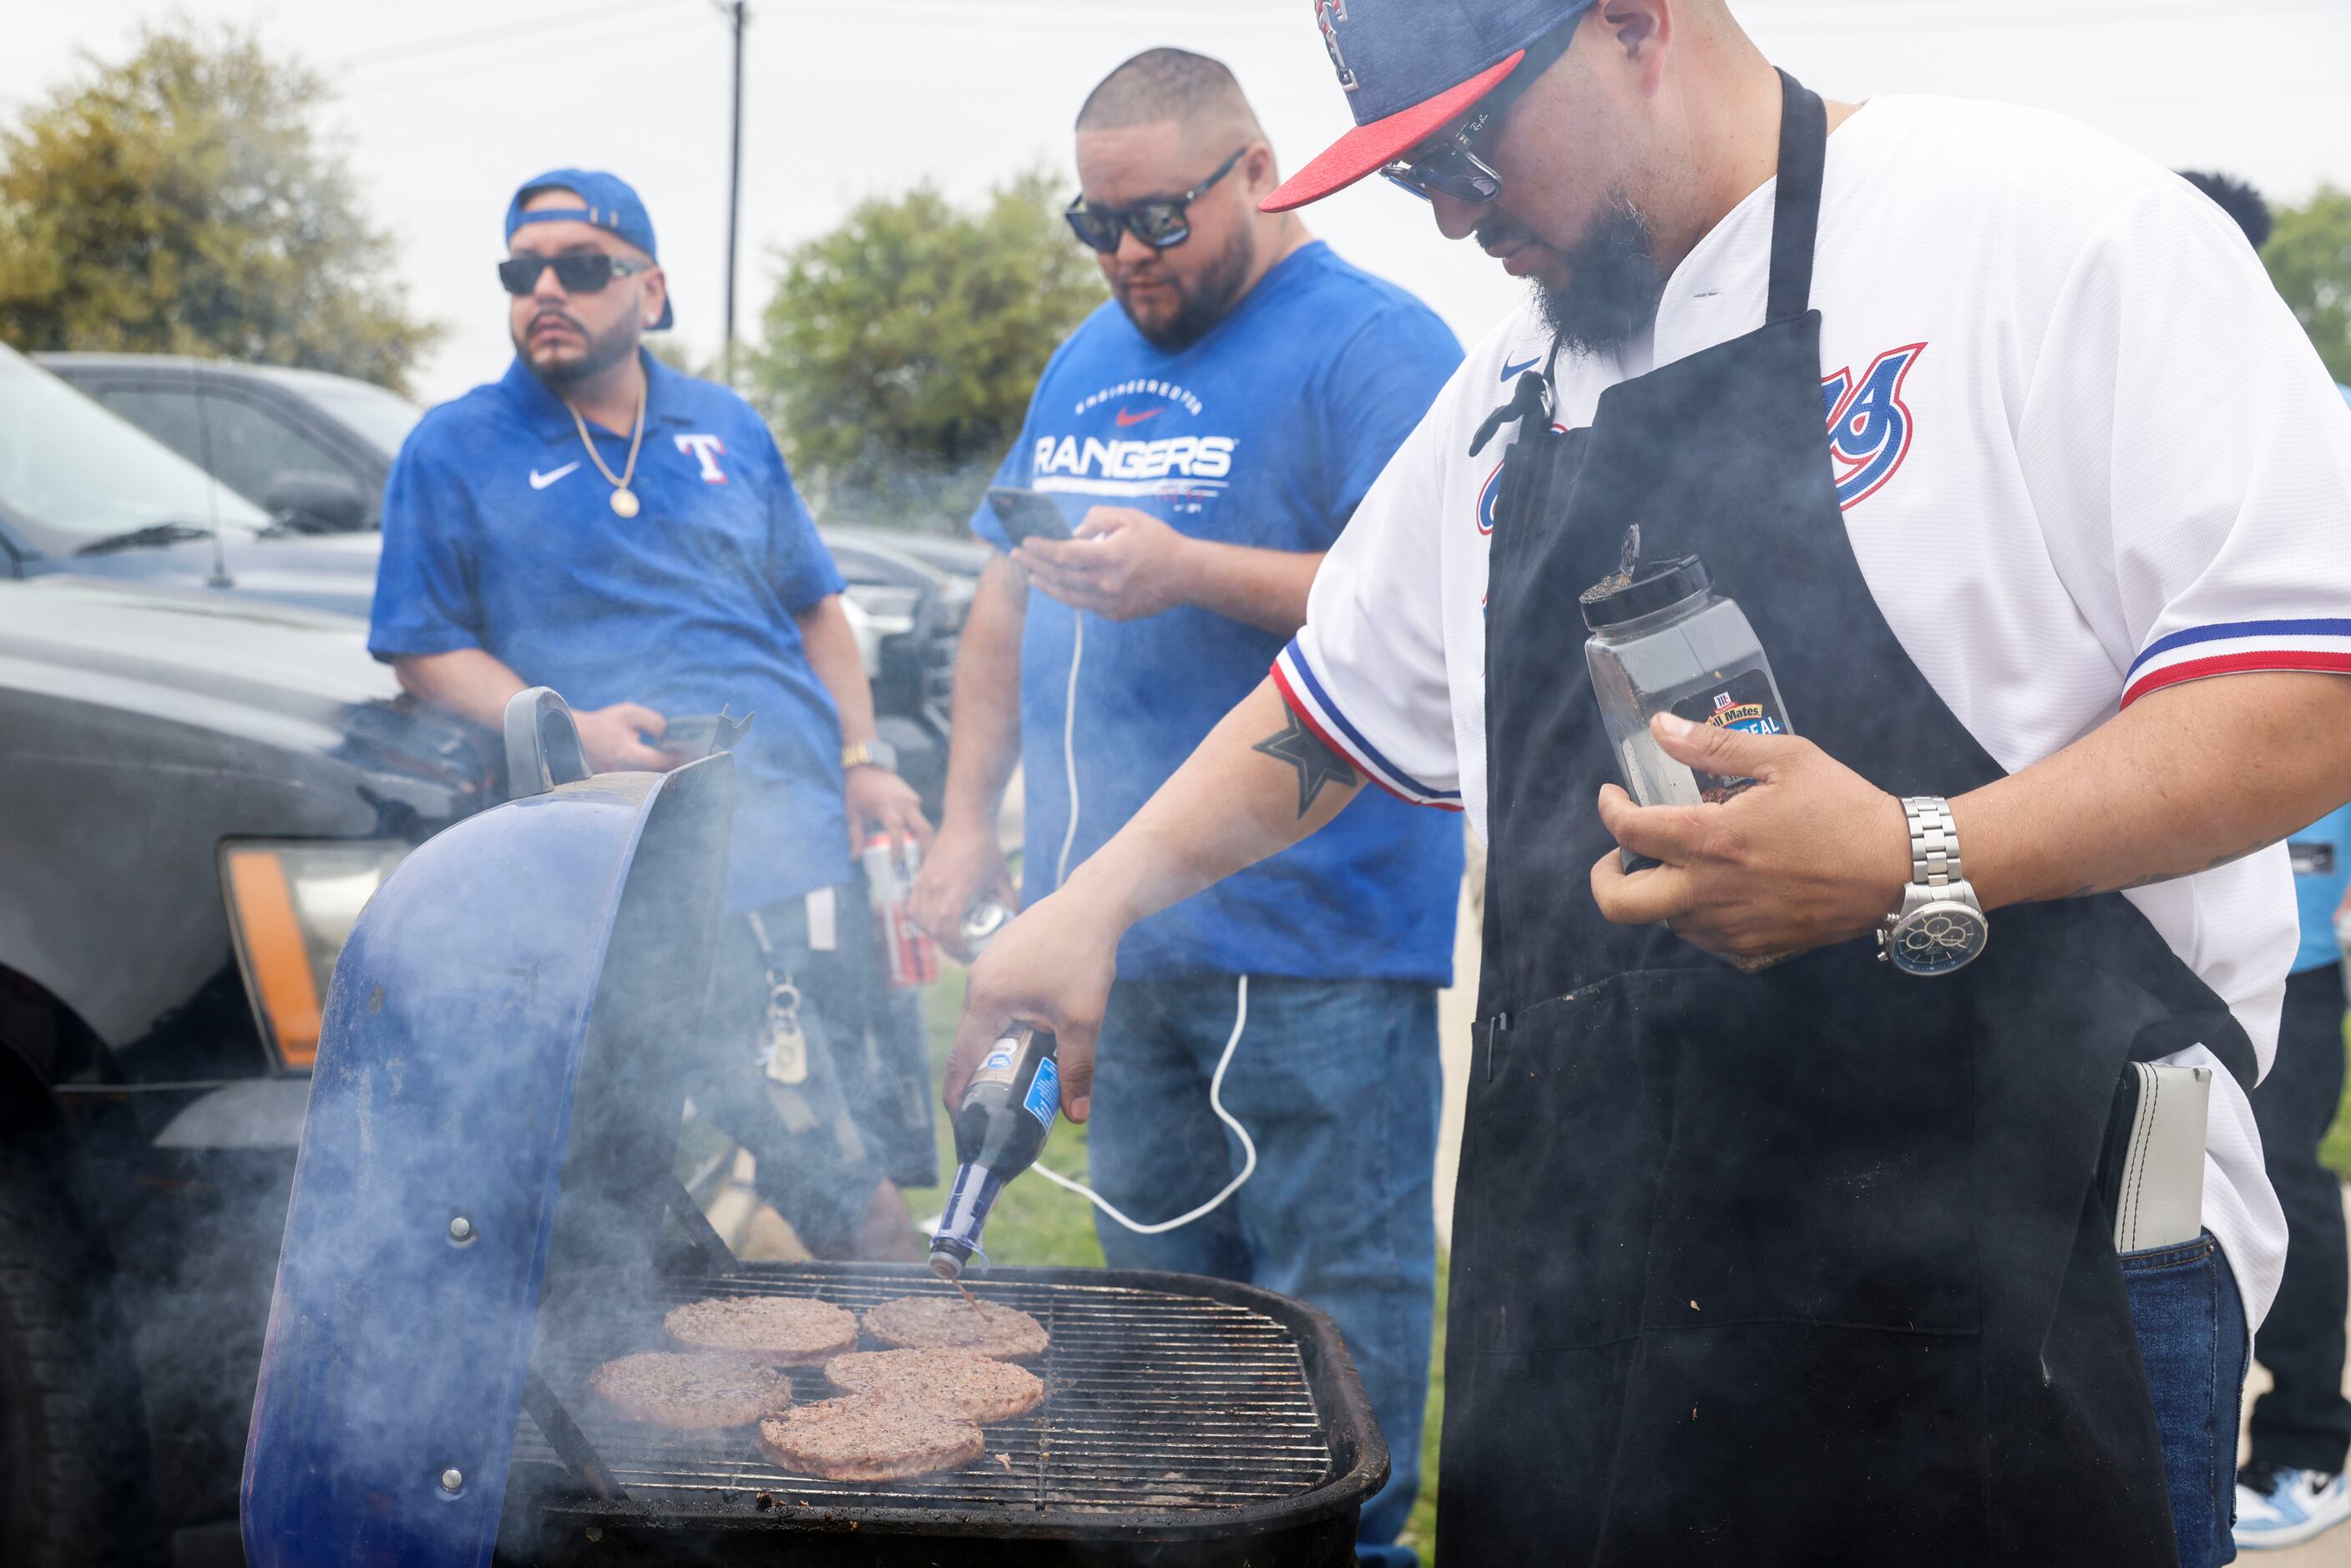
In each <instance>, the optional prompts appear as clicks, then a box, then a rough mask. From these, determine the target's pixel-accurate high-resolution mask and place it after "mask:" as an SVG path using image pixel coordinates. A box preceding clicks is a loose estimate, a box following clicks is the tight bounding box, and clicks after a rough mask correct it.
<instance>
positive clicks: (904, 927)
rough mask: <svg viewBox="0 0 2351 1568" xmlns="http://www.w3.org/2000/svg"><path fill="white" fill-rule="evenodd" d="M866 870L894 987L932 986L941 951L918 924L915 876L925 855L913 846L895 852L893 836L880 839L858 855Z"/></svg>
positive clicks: (878, 939) (876, 936) (876, 934)
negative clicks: (914, 895)
mask: <svg viewBox="0 0 2351 1568" xmlns="http://www.w3.org/2000/svg"><path fill="white" fill-rule="evenodd" d="M857 858H858V863H859V864H861V865H862V866H863V867H864V869H865V894H866V897H867V899H868V901H869V902H871V903H872V905H873V940H874V943H875V945H876V946H879V947H880V948H881V950H882V956H883V962H884V964H885V965H886V967H887V968H888V971H889V976H890V983H891V984H892V985H893V986H895V987H897V988H900V989H902V990H903V989H907V988H912V987H915V986H927V985H929V984H930V983H931V982H932V981H934V980H935V979H937V978H938V977H939V949H938V945H937V944H936V943H935V942H933V941H932V940H931V939H930V937H929V936H928V935H926V934H925V932H924V931H923V929H922V927H920V926H918V925H915V924H914V915H913V912H912V910H911V909H910V907H909V905H910V904H912V903H913V893H914V873H916V872H917V871H919V870H920V869H921V868H922V850H921V848H920V847H919V846H918V845H916V844H915V843H914V841H911V840H909V841H907V843H906V846H905V848H904V850H903V851H901V852H895V853H893V852H892V848H891V843H890V835H889V834H887V833H875V834H874V835H873V836H872V838H869V839H867V840H866V841H865V847H864V848H863V849H862V850H860V851H859V852H858V856H857Z"/></svg>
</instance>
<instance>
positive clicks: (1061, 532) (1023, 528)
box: [987, 485, 1077, 549]
mask: <svg viewBox="0 0 2351 1568" xmlns="http://www.w3.org/2000/svg"><path fill="white" fill-rule="evenodd" d="M987 504H988V505H989V506H991V507H995V508H996V517H997V520H998V522H1000V523H1002V524H1003V525H1004V532H1005V535H1006V537H1008V538H1010V539H1011V540H1012V543H1013V546H1014V548H1016V549H1018V548H1019V546H1020V545H1021V544H1022V543H1023V542H1025V541H1027V540H1029V539H1055V540H1068V539H1072V538H1076V537H1077V535H1076V534H1075V533H1074V532H1072V531H1071V528H1070V523H1069V519H1068V518H1066V517H1062V516H1061V507H1059V506H1058V505H1056V504H1055V502H1054V500H1053V497H1050V496H1046V495H1040V494H1039V493H1038V492H1037V491H1035V490H1018V489H1014V488H1013V487H1012V486H1008V485H998V486H994V487H992V488H991V489H990V490H989V491H988V492H987Z"/></svg>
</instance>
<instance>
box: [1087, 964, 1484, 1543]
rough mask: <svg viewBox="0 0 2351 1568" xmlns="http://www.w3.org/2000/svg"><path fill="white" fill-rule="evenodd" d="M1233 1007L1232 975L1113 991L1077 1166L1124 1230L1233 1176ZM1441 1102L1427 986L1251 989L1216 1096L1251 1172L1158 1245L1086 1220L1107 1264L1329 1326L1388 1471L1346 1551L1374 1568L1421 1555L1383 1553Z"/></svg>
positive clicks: (1228, 1095)
mask: <svg viewBox="0 0 2351 1568" xmlns="http://www.w3.org/2000/svg"><path fill="white" fill-rule="evenodd" d="M1233 1010H1234V982H1233V980H1232V978H1230V977H1216V978H1207V979H1198V980H1154V981H1131V980H1122V981H1120V982H1119V983H1118V984H1117V985H1115V986H1113V987H1112V988H1111V994H1110V1009H1109V1011H1108V1013H1107V1014H1106V1015H1105V1017H1104V1018H1103V1020H1102V1043H1101V1047H1100V1050H1099V1053H1098V1055H1097V1057H1096V1066H1095V1070H1094V1088H1093V1119H1092V1130H1091V1132H1090V1134H1089V1135H1088V1140H1087V1149H1088V1160H1089V1162H1090V1164H1091V1166H1092V1185H1093V1186H1094V1188H1095V1189H1096V1190H1097V1191H1099V1192H1100V1193H1101V1194H1102V1196H1103V1197H1106V1198H1108V1199H1109V1200H1110V1201H1111V1202H1112V1203H1113V1204H1115V1205H1116V1206H1117V1207H1118V1208H1119V1209H1120V1210H1121V1211H1122V1212H1123V1213H1124V1214H1126V1215H1127V1216H1128V1217H1129V1218H1133V1219H1134V1220H1135V1221H1136V1222H1137V1223H1138V1224H1146V1225H1147V1224H1151V1223H1153V1222H1155V1221H1157V1220H1162V1219H1168V1218H1174V1217H1175V1216H1176V1215H1178V1214H1183V1213H1185V1212H1186V1211H1188V1210H1190V1209H1192V1208H1194V1207H1197V1206H1199V1205H1200V1204H1202V1203H1205V1202H1207V1200H1208V1199H1209V1198H1211V1197H1215V1196H1216V1195H1217V1191H1218V1190H1219V1189H1221V1188H1222V1187H1223V1186H1224V1185H1225V1184H1226V1183H1227V1182H1228V1181H1229V1180H1231V1179H1232V1177H1233V1176H1234V1175H1235V1174H1236V1173H1237V1172H1238V1170H1239V1169H1240V1166H1241V1160H1242V1150H1241V1146H1240V1141H1239V1140H1238V1138H1236V1137H1234V1136H1233V1134H1232V1133H1231V1131H1230V1129H1228V1128H1227V1127H1226V1126H1225V1125H1224V1124H1222V1123H1221V1122H1218V1121H1217V1118H1216V1115H1215V1113H1213V1112H1212V1111H1211V1110H1210V1109H1209V1108H1208V1081H1209V1078H1210V1076H1211V1075H1212V1074H1213V1073H1214V1072H1215V1071H1216V1066H1217V1056H1218V1055H1219V1054H1220V1053H1222V1051H1224V1047H1225V1041H1226V1040H1227V1039H1228V1038H1229V1036H1230V1035H1231V1033H1232V1028H1233ZM1441 1095H1442V1076H1441V1072H1440V1069H1439V1066H1438V1061H1437V993H1436V992H1435V991H1433V990H1431V989H1430V988H1427V987H1426V986H1419V985H1413V984H1409V983H1405V982H1400V981H1397V982H1391V981H1379V980H1290V979H1280V978H1273V977H1257V978H1253V979H1251V980H1250V981H1249V1022H1248V1026H1247V1028H1246V1029H1245V1030H1243V1031H1242V1034H1241V1040H1240V1043H1239V1045H1238V1047H1236V1048H1235V1050H1234V1051H1233V1060H1232V1065H1231V1067H1230V1068H1228V1070H1227V1071H1226V1073H1225V1084H1224V1095H1223V1099H1224V1104H1225V1109H1226V1110H1228V1111H1229V1112H1230V1113H1232V1114H1233V1115H1234V1116H1235V1117H1237V1118H1238V1119H1239V1121H1240V1124H1241V1125H1242V1126H1244V1127H1247V1128H1248V1129H1249V1137H1250V1139H1251V1140H1252V1141H1253V1142H1254V1143H1255V1144H1256V1145H1257V1170H1256V1172H1255V1173H1254V1174H1253V1175H1252V1176H1250V1177H1249V1181H1248V1182H1247V1183H1245V1184H1244V1185H1243V1186H1241V1188H1240V1189H1239V1190H1238V1192H1236V1193H1234V1194H1233V1196H1232V1197H1230V1198H1228V1200H1227V1201H1226V1202H1225V1204H1224V1205H1223V1207H1219V1208H1217V1210H1216V1211H1215V1212H1213V1213H1211V1214H1208V1215H1207V1216H1205V1217H1203V1218H1200V1219H1198V1220H1196V1221H1194V1222H1193V1223H1192V1224H1190V1225H1187V1226H1184V1227H1182V1228H1179V1229H1176V1230H1172V1231H1169V1232H1167V1233H1166V1234H1165V1235H1162V1236H1137V1235H1135V1234H1134V1233H1133V1232H1132V1231H1129V1230H1127V1229H1126V1228H1123V1226H1120V1225H1119V1224H1117V1223H1116V1222H1115V1221H1113V1220H1112V1219H1111V1218H1109V1217H1108V1216H1106V1215H1102V1214H1101V1213H1099V1212H1097V1214H1096V1215H1095V1217H1094V1228H1095V1230H1096V1232H1097V1233H1098V1234H1099V1235H1100V1236H1101V1238H1102V1254H1103V1256H1104V1257H1105V1258H1106V1259H1107V1260H1109V1262H1110V1263H1111V1265H1112V1267H1113V1268H1125V1269H1175V1270H1182V1271H1184V1272H1186V1273H1193V1274H1208V1275H1213V1276H1216V1277H1217V1278H1220V1279H1227V1280H1239V1281H1247V1282H1249V1283H1250V1284H1256V1285H1262V1286H1264V1287H1266V1288H1267V1289H1269V1290H1273V1291H1281V1292H1282V1293H1284V1294H1285V1295H1291V1296H1297V1297H1299V1298H1301V1300H1304V1301H1311V1302H1312V1303H1313V1304H1314V1305H1316V1306H1318V1307H1320V1308H1322V1310H1323V1311H1324V1312H1328V1313H1330V1314H1331V1316H1332V1319H1333V1320H1334V1321H1336V1322H1337V1323H1338V1325H1339V1333H1341V1335H1342V1336H1343V1337H1344V1339H1345V1340H1346V1342H1347V1350H1348V1352H1349V1354H1352V1355H1353V1357H1354V1362H1355V1369H1356V1371H1358V1372H1359V1373H1361V1374H1362V1375H1363V1379H1364V1392H1365V1393H1366V1394H1367V1395H1369V1396H1370V1398H1371V1403H1372V1411H1373V1414H1374V1416H1377V1417H1378V1419H1379V1423H1380V1430H1381V1432H1382V1433H1384V1435H1385V1436H1386V1437H1387V1443H1388V1457H1389V1461H1390V1463H1391V1464H1392V1465H1393V1467H1394V1469H1392V1471H1391V1472H1390V1474H1389V1477H1388V1482H1387V1485H1386V1486H1384V1487H1383V1488H1382V1489H1381V1490H1379V1492H1378V1493H1377V1494H1375V1495H1374V1497H1373V1498H1372V1499H1371V1500H1370V1501H1369V1502H1367V1503H1365V1504H1364V1513H1363V1520H1362V1523H1361V1525H1360V1527H1359V1529H1358V1531H1357V1534H1356V1540H1357V1543H1358V1544H1357V1555H1358V1557H1359V1558H1360V1559H1361V1561H1363V1562H1364V1563H1376V1564H1380V1565H1381V1568H1412V1565H1413V1564H1415V1563H1417V1561H1418V1559H1417V1557H1416V1555H1415V1554H1414V1552H1412V1551H1411V1550H1410V1549H1409V1548H1407V1547H1399V1546H1395V1545H1393V1544H1391V1542H1394V1541H1395V1538H1396V1534H1397V1532H1398V1531H1401V1530H1402V1529H1403V1528H1404V1523H1405V1517H1406V1516H1407V1515H1408V1514H1410V1513H1411V1511H1412V1503H1413V1498H1414V1496H1415V1495H1416V1493H1417V1492H1418V1491H1419V1490H1420V1428H1421V1417H1422V1415H1423V1413H1424V1410H1425V1407H1426V1404H1427V1399H1428V1350H1429V1343H1428V1342H1429V1333H1430V1329H1431V1325H1432V1321H1433V1319H1434V1317H1435V1313H1436V1301H1437V1225H1436V1206H1435V1198H1434V1196H1433V1193H1432V1189H1431V1184H1432V1182H1433V1180H1434V1178H1435V1172H1436V1165H1437V1105H1438V1101H1439V1099H1440V1097H1441Z"/></svg>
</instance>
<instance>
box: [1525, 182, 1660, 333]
mask: <svg viewBox="0 0 2351 1568" xmlns="http://www.w3.org/2000/svg"><path fill="white" fill-rule="evenodd" d="M1561 255H1562V256H1564V257H1565V258H1566V261H1567V267H1568V276H1569V282H1568V286H1567V287H1565V288H1553V287H1550V286H1549V285H1548V284H1545V283H1543V282H1541V280H1540V279H1538V280H1537V281H1536V283H1535V286H1534V293H1535V302H1536V305H1537V306H1538V308H1540V309H1541V311H1542V319H1543V324H1544V325H1545V326H1547V327H1549V328H1550V329H1551V330H1552V335H1553V336H1554V337H1556V338H1557V339H1558V340H1560V342H1561V343H1562V345H1563V346H1564V347H1566V348H1567V349H1568V350H1570V351H1571V352H1573V353H1578V354H1600V353H1609V354H1613V353H1614V352H1616V351H1617V350H1620V349H1622V348H1624V347H1625V344H1627V343H1629V342H1631V341H1632V340H1634V339H1635V338H1637V337H1639V336H1640V335H1641V334H1642V333H1643V332H1646V331H1647V330H1648V329H1649V328H1650V326H1651V325H1652V324H1653V323H1654V322H1655V321H1656V319H1657V304H1658V302H1659V301H1660V300H1662V299H1663V298H1665V293H1666V273H1665V269H1664V268H1663V267H1659V266H1658V265H1657V255H1656V242H1655V241H1654V239H1653V238H1652V237H1651V235H1650V233H1649V220H1648V219H1647V218H1646V217H1645V216H1643V215H1642V213H1641V209H1640V208H1639V207H1637V206H1635V205H1634V204H1633V199H1632V197H1631V196H1629V195H1627V194H1626V193H1625V191H1624V189H1623V188H1622V187H1621V186H1620V187H1615V188H1612V189H1611V190H1610V191H1609V193H1608V204H1607V206H1606V207H1605V208H1604V210H1603V211H1602V213H1601V214H1600V217H1599V219H1598V220H1597V221H1596V222H1594V223H1593V225H1592V227H1591V228H1590V229H1588V230H1587V231H1585V233H1584V235H1583V238H1582V239H1580V240H1577V241H1576V242H1575V244H1574V245H1573V246H1570V247H1568V248H1567V249H1566V250H1564V251H1562V253H1561Z"/></svg>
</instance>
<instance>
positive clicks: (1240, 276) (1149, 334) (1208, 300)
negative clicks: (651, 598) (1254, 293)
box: [1111, 225, 1257, 354]
mask: <svg viewBox="0 0 2351 1568" xmlns="http://www.w3.org/2000/svg"><path fill="white" fill-rule="evenodd" d="M1256 263H1257V236H1256V235H1254V234H1252V233H1251V232H1250V231H1249V227H1248V225H1242V226H1241V227H1240V228H1239V229H1238V230H1236V231H1235V232H1234V234H1233V237H1232V240H1231V242H1230V243H1229V244H1228V245H1227V246H1225V248H1224V252H1223V254H1222V255H1220V256H1217V258H1216V259H1215V260H1214V261H1212V262H1210V263H1209V264H1208V266H1207V268H1206V269H1205V270H1203V271H1202V272H1201V274H1200V276H1199V277H1198V278H1197V279H1196V281H1194V282H1193V283H1191V284H1190V285H1188V286H1187V285H1186V284H1184V283H1182V282H1180V281H1178V280H1177V279H1176V277H1175V275H1174V274H1173V273H1169V274H1167V275H1165V277H1166V282H1167V284H1168V286H1169V287H1171V288H1172V289H1174V290H1175V295H1176V297H1177V301H1178V303H1177V304H1176V307H1175V311H1174V313H1173V314H1171V315H1168V316H1165V317H1162V318H1159V319H1153V320H1145V319H1144V318H1142V317H1140V316H1137V315H1136V314H1135V313H1134V306H1133V305H1132V304H1130V303H1129V302H1128V300H1127V290H1126V287H1125V286H1124V285H1123V284H1113V286H1112V289H1111V292H1112V293H1113V294H1115V295H1116V296H1117V297H1118V307H1119V308H1120V309H1122V310H1123V311H1125V312H1126V319H1128V320H1129V321H1132V322H1134V329H1135V330H1136V331H1138V332H1140V333H1142V334H1143V336H1144V340H1145V341H1147V342H1148V343H1150V345H1151V346H1152V347H1153V348H1155V349H1157V350H1159V351H1160V352H1162V353H1165V354H1179V353H1182V352H1183V351H1184V350H1186V349H1188V348H1190V347H1191V346H1192V345H1193V344H1195V343H1196V342H1198V341H1199V340H1201V339H1202V338H1205V337H1207V335H1208V329H1209V328H1211V327H1213V326H1215V325H1216V324H1217V322H1218V321H1219V320H1221V319H1223V318H1224V314H1225V312H1226V311H1228V310H1229V309H1231V308H1233V301H1234V300H1236V299H1238V298H1240V293H1241V285H1242V283H1243V282H1244V281H1246V280H1247V278H1248V277H1249V268H1250V267H1253V266H1255V265H1256Z"/></svg>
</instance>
